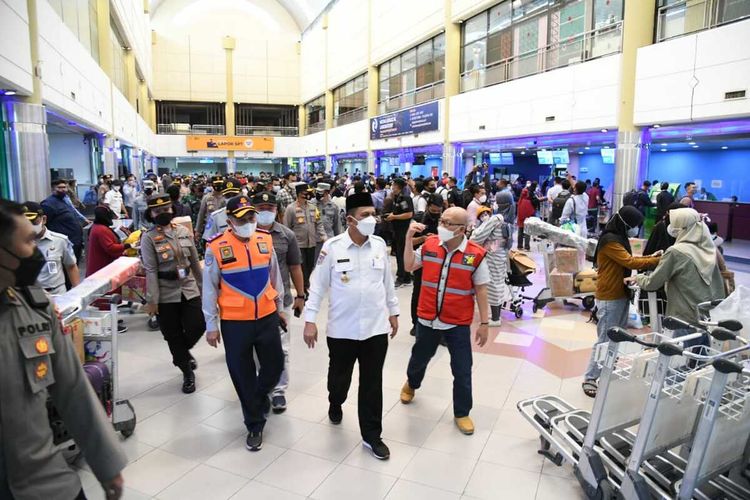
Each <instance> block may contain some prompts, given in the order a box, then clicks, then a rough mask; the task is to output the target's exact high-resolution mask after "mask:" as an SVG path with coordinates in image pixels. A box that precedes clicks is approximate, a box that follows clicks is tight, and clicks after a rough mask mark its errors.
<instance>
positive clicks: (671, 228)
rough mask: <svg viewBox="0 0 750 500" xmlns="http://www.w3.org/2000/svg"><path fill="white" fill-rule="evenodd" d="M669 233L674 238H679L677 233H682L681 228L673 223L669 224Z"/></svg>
mask: <svg viewBox="0 0 750 500" xmlns="http://www.w3.org/2000/svg"><path fill="white" fill-rule="evenodd" d="M667 234H668V235H669V236H671V237H672V238H674V239H677V235H679V234H680V230H679V229H678V228H676V227H674V226H672V224H669V225H668V226H667Z"/></svg>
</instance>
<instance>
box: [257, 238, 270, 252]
mask: <svg viewBox="0 0 750 500" xmlns="http://www.w3.org/2000/svg"><path fill="white" fill-rule="evenodd" d="M258 251H259V252H260V253H268V243H266V242H265V241H259V242H258Z"/></svg>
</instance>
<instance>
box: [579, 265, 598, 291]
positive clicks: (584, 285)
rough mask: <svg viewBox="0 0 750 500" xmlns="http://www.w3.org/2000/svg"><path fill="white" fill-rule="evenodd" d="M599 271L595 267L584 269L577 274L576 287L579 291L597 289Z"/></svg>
mask: <svg viewBox="0 0 750 500" xmlns="http://www.w3.org/2000/svg"><path fill="white" fill-rule="evenodd" d="M597 276H598V275H597V272H596V270H595V269H584V270H583V271H581V272H579V273H577V274H576V278H575V285H574V287H575V289H576V292H577V293H587V292H595V291H596V280H597Z"/></svg>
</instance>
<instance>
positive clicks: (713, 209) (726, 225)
mask: <svg viewBox="0 0 750 500" xmlns="http://www.w3.org/2000/svg"><path fill="white" fill-rule="evenodd" d="M695 209H696V210H697V211H699V212H701V213H706V214H708V215H709V217H710V218H711V220H712V221H713V222H716V224H717V225H718V226H719V236H721V237H722V238H724V239H725V240H727V241H730V240H733V239H735V240H750V203H735V202H731V201H698V200H696V201H695Z"/></svg>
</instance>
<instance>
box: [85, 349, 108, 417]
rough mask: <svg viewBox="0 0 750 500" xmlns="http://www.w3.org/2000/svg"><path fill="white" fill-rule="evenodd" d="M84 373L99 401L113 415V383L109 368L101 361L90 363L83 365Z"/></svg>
mask: <svg viewBox="0 0 750 500" xmlns="http://www.w3.org/2000/svg"><path fill="white" fill-rule="evenodd" d="M83 371H84V372H86V377H88V379H89V383H90V384H91V387H93V388H94V392H95V393H96V395H97V397H98V398H99V401H101V403H102V406H103V407H104V409H105V410H106V412H107V415H111V414H112V382H111V378H110V376H109V368H107V365H105V364H104V363H102V362H100V361H88V362H87V363H85V364H84V365H83Z"/></svg>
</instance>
